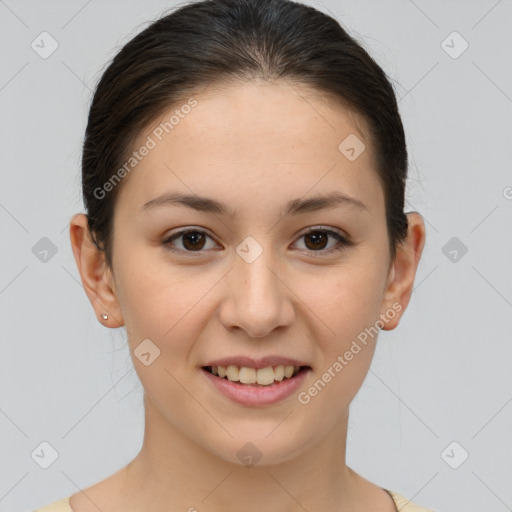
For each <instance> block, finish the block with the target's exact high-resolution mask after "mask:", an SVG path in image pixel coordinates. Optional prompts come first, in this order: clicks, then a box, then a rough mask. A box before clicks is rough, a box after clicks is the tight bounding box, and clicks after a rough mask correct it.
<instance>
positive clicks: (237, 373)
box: [202, 365, 311, 386]
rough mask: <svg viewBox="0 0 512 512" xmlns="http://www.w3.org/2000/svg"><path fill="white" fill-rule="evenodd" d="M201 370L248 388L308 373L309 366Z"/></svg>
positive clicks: (208, 368)
mask: <svg viewBox="0 0 512 512" xmlns="http://www.w3.org/2000/svg"><path fill="white" fill-rule="evenodd" d="M202 369H203V370H204V371H207V372H208V373H211V374H212V375H215V376H216V377H218V378H220V379H225V380H229V381H231V382H233V383H237V384H242V385H248V386H273V385H276V384H279V383H280V382H282V381H284V380H288V379H293V378H294V377H295V376H297V375H298V374H299V373H302V372H305V371H308V370H310V369H311V367H310V366H289V365H286V366H285V365H279V366H267V367H266V368H258V369H256V368H250V367H247V366H242V367H238V366H234V365H230V366H203V367H202Z"/></svg>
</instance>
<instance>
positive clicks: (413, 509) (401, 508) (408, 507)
mask: <svg viewBox="0 0 512 512" xmlns="http://www.w3.org/2000/svg"><path fill="white" fill-rule="evenodd" d="M388 493H389V494H390V495H391V497H392V498H393V501H394V502H395V505H396V509H397V510H398V512H433V511H432V510H430V509H427V508H424V507H420V506H419V505H416V504H415V503H413V502H412V501H410V500H408V499H407V498H404V497H403V496H401V495H400V494H398V493H396V492H393V491H388Z"/></svg>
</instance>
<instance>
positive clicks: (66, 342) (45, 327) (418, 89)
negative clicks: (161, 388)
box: [0, 0, 512, 512]
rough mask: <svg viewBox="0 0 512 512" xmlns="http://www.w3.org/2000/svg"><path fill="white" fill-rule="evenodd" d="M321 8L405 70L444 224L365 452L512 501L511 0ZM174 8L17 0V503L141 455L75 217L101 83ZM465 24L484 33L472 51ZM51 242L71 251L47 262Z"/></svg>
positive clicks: (7, 463)
mask: <svg viewBox="0 0 512 512" xmlns="http://www.w3.org/2000/svg"><path fill="white" fill-rule="evenodd" d="M305 3H310V4H311V5H314V6H316V7H317V8H320V9H321V10H324V11H326V12H327V11H329V12H331V13H332V14H334V15H335V17H336V18H337V19H338V20H341V21H342V23H344V25H345V26H346V27H348V29H349V30H350V31H351V33H352V34H354V35H355V36H356V37H357V38H358V39H359V40H362V41H363V44H364V46H365V47H366V48H367V49H368V50H369V51H370V53H371V54H372V55H373V56H374V57H375V58H376V60H377V61H378V62H379V64H380V65H381V66H382V67H383V68H384V69H385V70H386V72H387V73H388V74H389V75H390V76H391V77H392V79H393V80H394V81H395V85H396V91H397V94H398V97H399V98H400V103H399V104H400V109H401V112H402V116H403V121H404V124H405V129H406V132H407V137H408V145H409V151H410V159H411V165H410V179H409V184H408V192H407V198H408V210H411V209H415V210H418V211H420V212H421V213H422V214H423V215H424V218H425V220H426V223H427V244H426V248H425V251H424V255H423V259H422V261H421V263H420V266H419V270H418V275H417V280H416V289H415V291H414V294H413V297H412V300H411V303H410V306H409V309H408V311H407V313H406V314H405V317H404V318H403V320H402V322H401V324H400V326H399V328H398V329H397V330H395V331H391V332H383V333H382V334H381V337H380V342H379V344H378V349H377V353H376V356H375V359H374V362H373V365H372V369H371V371H370V373H369V375H368V378H367V380H366V382H365V384H364V386H363V388H362V389H361V391H360V393H359V394H358V396H357V397H356V399H355V400H354V402H353V404H352V407H351V424H350V431H349V437H348V463H349V464H350V465H351V466H352V467H353V468H354V469H355V470H357V471H359V472H360V473H362V474H363V475H364V476H366V477H367V478H368V479H370V480H372V481H374V482H375V483H377V484H379V485H382V486H385V487H387V488H389V489H392V490H395V491H397V492H400V493H402V494H404V495H405V496H407V497H408V498H412V499H413V500H414V501H416V502H418V503H420V504H422V505H424V506H428V507H430V508H432V509H434V510H436V511H439V512H443V511H444V512H455V511H458V510H460V511H462V510H464V511H465V512H476V511H481V510H495V511H498V512H500V511H506V510H512V485H511V482H512V438H511V435H510V433H511V432H512V428H511V427H512V371H511V369H512V347H511V343H510V341H511V336H510V333H511V331H512V322H511V319H512V315H511V308H512V279H511V277H512V276H511V274H512V270H511V269H512V267H511V265H510V254H511V252H512V237H511V236H510V226H511V223H510V220H511V213H512V200H511V198H512V188H510V187H512V174H511V172H510V162H511V161H512V154H511V153H512V151H511V144H510V142H511V129H510V128H511V120H512V116H511V113H512V99H511V96H512V70H511V66H510V50H511V48H512V2H511V1H510V0H501V1H496V0H481V1H462V0H461V1H449V2H448V1H438V2H428V1H426V0H422V1H420V0H415V1H412V0H395V1H368V0H366V1H361V0H358V1H356V0H352V1H345V0H343V1H334V0H331V1H323V2H321V3H316V2H305ZM173 5H175V2H171V1H157V0H152V1H144V2H142V1H134V0H131V1H126V0H125V1H121V0H109V1H103V2H100V1H99V0H92V1H91V0H90V1H88V2H87V1H85V0H80V1H77V0H73V1H70V0H66V1H64V0H62V1H49V0H46V1H35V0H33V1H30V2H29V1H27V0H20V1H16V0H6V1H0V44H1V48H2V53H1V63H2V64H1V70H0V109H1V113H0V114H1V119H2V125H1V138H0V148H1V155H2V158H1V164H0V165H1V187H0V229H1V239H0V240H1V247H2V264H1V269H0V308H1V315H2V317H1V324H0V325H1V336H2V340H1V349H2V351H1V354H2V355H1V357H0V393H1V395H0V433H1V435H0V450H1V451H0V465H1V467H0V510H2V511H12V512H16V511H25V510H30V509H31V508H35V507H36V506H41V505H43V504H45V503H49V502H51V501H53V500H57V499H59V498H62V497H65V496H69V495H70V494H72V493H74V492H76V491H77V490H78V489H80V488H84V487H87V486H89V485H91V484H93V483H95V482H97V481H99V480H102V479H104V478H106V477H107V476H108V475H110V474H112V473H113V472H115V471H117V470H118V469H119V468H120V467H122V466H123V465H125V464H126V463H128V462H129V461H130V460H131V459H132V458H133V457H134V456H135V455H136V454H137V452H138V451H139V449H140V446H141V442H142V434H143V409H142V393H141V386H140V384H139V382H138V380H137V377H136V374H135V372H134V370H133V367H132V363H131V361H130V354H129V352H128V351H127V349H126V339H125V334H124V331H123V329H118V330H109V329H106V328H104V327H102V326H101V325H100V324H99V322H98V321H97V319H96V318H95V316H94V312H93V309H92V307H91V306H90V303H89V302H88V299H87V297H86V295H85V293H84V291H83V289H82V286H81V283H80V281H79V276H78V272H77V269H76V265H75V262H74V259H73V255H72V252H71V248H70V243H69V233H68V222H69V219H70V217H71V215H72V214H73V213H75V212H79V211H83V210H82V208H83V206H82V202H81V198H80V190H79V170H80V166H79V164H80V153H81V144H82V138H83V133H84V129H85V122H86V115H87V109H88V106H89V101H90V98H91V91H92V90H93V89H94V85H95V83H96V81H97V80H98V79H99V77H100V75H101V72H102V71H103V70H104V69H105V67H106V65H107V62H108V61H109V59H110V58H112V57H113V55H114V54H115V53H116V52H117V51H118V50H119V49H120V47H121V46H122V45H123V44H124V43H126V42H127V41H128V40H129V39H130V38H131V37H133V36H134V35H135V34H136V33H137V32H139V31H140V30H142V29H143V28H144V27H146V26H147V25H148V24H149V22H150V21H151V20H153V19H155V18H156V17H158V16H159V15H160V14H161V13H162V12H163V11H164V10H165V9H167V8H169V7H172V6H173ZM43 31H47V32H48V33H49V34H51V36H52V37H53V38H54V39H55V40H56V41H57V43H58V48H57V50H56V51H55V52H54V53H53V54H52V55H50V56H49V57H48V58H46V59H43V58H42V57H41V56H40V55H39V54H38V53H36V51H34V50H33V49H32V47H31V43H32V41H34V40H35V41H36V43H37V42H38V41H39V44H40V45H42V43H41V42H40V41H41V38H40V37H39V34H41V32H43ZM454 31H457V32H458V33H459V34H460V35H461V36H462V38H463V39H464V40H465V41H467V43H468V44H469V47H468V48H467V50H466V51H464V52H463V53H462V54H460V55H459V53H460V51H461V50H462V49H463V48H464V41H463V40H462V39H460V38H458V36H456V35H455V36H454V35H450V34H452V33H453V32H454ZM443 41H445V42H444V43H443ZM45 48H46V49H48V48H50V46H49V40H48V39H47V40H46V43H45ZM450 53H451V55H450ZM455 57H456V58H455ZM507 187H508V188H507ZM43 237H47V238H48V239H49V240H51V242H52V244H53V245H54V246H55V249H56V251H57V252H56V253H55V254H54V255H52V253H51V252H49V253H48V255H47V256H46V261H41V259H40V258H41V257H43V256H42V253H38V250H40V246H39V245H36V244H38V243H39V244H45V243H46V244H47V243H48V242H47V241H43V242H40V240H41V239H42V238H43ZM452 237H456V238H457V240H455V241H454V242H453V241H452V242H451V243H452V244H455V245H453V246H452V245H448V247H447V248H445V246H446V244H447V243H448V242H449V240H450V239H452ZM34 246H35V247H36V249H34V250H33V247H34ZM463 246H465V247H467V253H466V254H464V255H463V254H462V251H461V248H463ZM443 248H445V249H444V252H443ZM454 250H455V251H457V253H456V255H457V259H456V260H455V261H453V258H454V257H455V253H453V251H454ZM450 252H451V254H450ZM34 253H35V254H34ZM445 253H446V254H445ZM43 259H44V258H43ZM507 262H508V264H506V263H507ZM453 441H456V442H457V443H458V444H457V445H452V446H451V447H450V448H449V449H448V450H446V451H445V449H446V448H447V447H448V446H449V445H450V443H452V442H453ZM42 442H47V443H49V444H50V445H51V446H52V447H53V448H54V449H55V450H56V451H57V452H58V458H57V460H56V461H55V462H54V463H53V464H52V465H51V466H50V467H49V468H48V469H43V468H42V467H40V465H39V463H40V461H39V460H38V458H37V456H35V455H34V458H32V455H31V454H32V453H33V452H34V450H35V451H36V452H38V451H40V449H41V448H40V444H41V443H42ZM44 446H45V445H43V447H44ZM465 452H467V453H468V454H469V458H468V459H467V460H465V461H464V462H463V463H462V464H461V465H460V466H459V467H458V468H457V469H453V468H452V467H450V465H449V464H448V462H449V463H450V464H451V465H452V466H457V465H459V464H460V463H461V461H462V460H463V458H464V454H465ZM45 453H50V450H49V449H46V451H45ZM443 453H444V455H442V454H443ZM36 461H37V463H36Z"/></svg>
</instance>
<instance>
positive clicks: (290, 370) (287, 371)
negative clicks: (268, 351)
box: [284, 366, 295, 379]
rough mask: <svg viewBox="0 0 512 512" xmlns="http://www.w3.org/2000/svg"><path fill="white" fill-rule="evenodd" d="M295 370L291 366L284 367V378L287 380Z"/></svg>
mask: <svg viewBox="0 0 512 512" xmlns="http://www.w3.org/2000/svg"><path fill="white" fill-rule="evenodd" d="M294 369H295V368H294V367H293V366H285V367H284V376H285V377H286V378H287V379H289V378H290V377H291V376H292V375H293V370H294Z"/></svg>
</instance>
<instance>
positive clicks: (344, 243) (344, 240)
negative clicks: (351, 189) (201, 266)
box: [162, 227, 354, 257]
mask: <svg viewBox="0 0 512 512" xmlns="http://www.w3.org/2000/svg"><path fill="white" fill-rule="evenodd" d="M186 233H200V234H202V235H206V236H207V237H209V238H211V239H212V240H213V237H211V236H210V235H209V234H208V233H206V231H203V230H201V229H184V230H181V231H178V232H176V233H174V234H172V235H171V236H169V237H168V238H166V239H165V240H164V241H163V242H162V243H163V245H165V246H167V248H168V249H169V250H170V251H173V252H179V253H189V254H194V255H196V254H197V255H200V254H201V253H203V252H205V251H204V250H200V251H187V250H184V249H176V248H175V247H172V246H171V245H170V243H171V242H172V241H174V240H175V239H176V238H180V237H181V236H183V235H185V234H186ZM311 233H324V234H328V235H331V236H333V237H334V238H336V240H337V241H338V243H337V244H336V245H335V246H334V247H331V248H330V249H328V250H318V251H313V250H307V249H306V251H307V252H309V253H310V254H311V255H313V256H314V257H323V256H325V255H326V254H332V253H335V252H339V251H341V250H343V249H345V248H347V247H351V246H352V245H354V243H353V242H352V241H351V240H350V238H348V237H345V236H343V235H341V234H340V233H338V232H337V231H333V230H332V229H326V228H320V227H313V228H309V229H308V231H306V233H303V234H302V235H301V236H300V237H299V238H298V240H300V239H301V238H303V237H304V236H306V235H310V234H311ZM317 253H318V254H317Z"/></svg>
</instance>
